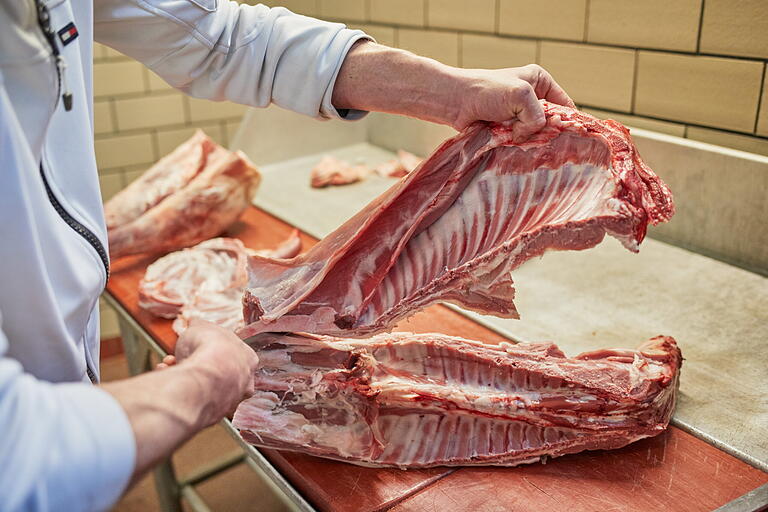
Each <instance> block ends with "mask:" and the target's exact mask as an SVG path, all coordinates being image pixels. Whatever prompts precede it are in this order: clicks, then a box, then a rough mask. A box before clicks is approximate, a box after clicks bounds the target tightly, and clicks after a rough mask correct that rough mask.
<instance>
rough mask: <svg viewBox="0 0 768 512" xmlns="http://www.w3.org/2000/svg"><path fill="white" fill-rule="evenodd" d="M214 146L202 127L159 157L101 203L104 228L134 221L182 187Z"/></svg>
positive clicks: (195, 172) (202, 166)
mask: <svg viewBox="0 0 768 512" xmlns="http://www.w3.org/2000/svg"><path fill="white" fill-rule="evenodd" d="M217 147H218V144H216V143H215V142H214V141H213V140H211V138H210V137H208V136H207V135H206V134H205V133H203V131H202V130H197V131H196V132H195V134H194V135H192V137H191V138H190V139H189V140H187V141H185V142H184V143H182V144H181V145H180V146H179V147H177V148H176V149H174V150H173V151H172V152H171V153H170V154H168V155H166V156H164V157H163V158H161V159H160V160H159V161H158V162H157V163H156V164H155V165H153V166H152V167H150V168H149V169H148V170H147V171H146V172H145V173H144V174H142V175H141V176H139V177H138V178H137V179H135V180H134V181H133V182H131V184H129V185H128V186H127V187H125V188H124V189H122V190H121V191H120V192H118V193H117V194H115V195H114V197H112V199H110V200H109V201H108V202H107V203H106V204H105V205H104V216H105V218H106V222H107V229H108V230H112V229H115V228H116V227H118V226H123V225H125V224H128V223H129V222H131V221H133V220H136V219H137V218H139V217H140V216H141V215H142V214H144V213H145V212H146V211H147V210H149V209H150V208H152V207H154V206H155V205H157V204H158V203H159V202H160V201H162V200H163V199H165V198H166V197H168V196H170V195H172V194H175V193H176V192H178V191H179V190H181V189H182V188H184V187H185V186H186V185H187V184H188V183H189V182H190V181H191V180H192V178H194V177H195V176H197V175H198V174H199V173H200V172H202V170H203V169H204V168H205V165H206V163H207V162H208V156H209V155H210V154H211V152H212V151H213V150H215V149H216V148H217Z"/></svg>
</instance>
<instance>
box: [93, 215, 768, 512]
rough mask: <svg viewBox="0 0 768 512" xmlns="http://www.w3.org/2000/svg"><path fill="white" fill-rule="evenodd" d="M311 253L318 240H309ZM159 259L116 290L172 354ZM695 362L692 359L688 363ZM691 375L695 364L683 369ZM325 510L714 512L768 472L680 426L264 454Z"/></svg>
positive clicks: (250, 220)
mask: <svg viewBox="0 0 768 512" xmlns="http://www.w3.org/2000/svg"><path fill="white" fill-rule="evenodd" d="M291 229H292V227H291V225H290V224H288V223H286V222H283V221H281V220H279V219H277V218H275V217H274V216H272V215H269V214H267V213H265V212H264V211H261V210H259V209H257V208H251V209H249V210H248V211H247V212H246V213H245V214H244V215H243V217H242V218H241V221H240V222H238V223H236V224H235V225H234V226H233V227H232V229H231V230H230V231H229V233H228V235H230V236H236V237H238V238H240V239H242V240H243V241H244V242H245V244H246V245H247V246H249V247H251V248H254V249H261V248H268V247H272V246H274V245H276V244H277V243H279V242H280V241H281V240H283V239H284V238H285V237H286V236H288V234H289V233H290V231H291ZM302 241H303V243H304V248H305V249H306V248H308V247H310V246H311V245H312V244H313V243H314V242H315V239H313V238H312V237H309V236H307V235H306V234H303V235H302ZM153 260H154V258H142V257H132V258H124V259H121V260H117V261H115V262H113V272H112V277H111V278H110V281H109V285H108V287H107V291H108V293H110V294H111V295H112V296H113V297H114V298H115V299H116V300H117V301H118V302H119V303H120V304H121V305H122V307H123V308H124V309H125V310H126V311H128V312H129V313H130V314H131V316H133V317H134V318H135V319H136V321H137V322H138V323H139V324H140V325H141V326H142V327H143V328H144V329H145V330H146V331H147V332H148V333H149V334H150V335H151V336H152V338H153V339H154V340H155V341H156V342H157V343H158V344H159V345H160V346H161V347H163V348H164V349H165V350H166V351H168V352H172V351H173V347H174V344H175V342H176V335H175V334H174V333H173V331H172V329H171V321H169V320H164V319H160V318H156V317H153V316H152V315H150V314H149V313H146V312H144V311H142V310H140V309H139V307H138V291H137V287H138V282H139V280H140V279H141V277H142V276H143V274H144V272H145V270H146V267H147V265H149V264H150V263H151V262H152V261H153ZM398 328H399V329H400V330H410V331H414V332H432V331H435V330H438V331H440V332H443V333H446V334H451V335H456V336H464V337H467V338H472V339H477V340H482V341H486V342H488V343H498V342H500V341H502V340H503V339H504V337H503V336H501V335H500V334H498V333H496V332H494V331H492V330H490V329H488V328H487V327H484V326H482V325H480V324H478V323H476V322H474V321H472V320H471V319H469V318H467V317H466V316H464V315H461V314H459V313H457V312H455V311H452V310H450V309H448V308H446V307H444V306H433V307H430V308H428V309H426V310H425V311H423V312H421V313H419V314H417V315H414V316H413V317H412V318H410V319H409V320H408V321H407V322H403V323H402V324H400V325H399V326H398ZM686 364H687V363H686ZM682 371H683V375H684V374H685V371H686V367H685V366H683V370H682ZM262 451H263V453H264V454H265V455H266V456H267V458H268V459H269V460H270V461H271V462H272V464H274V465H275V466H276V467H277V468H279V469H280V471H281V472H282V473H283V474H284V475H285V476H286V478H288V480H289V481H290V482H291V483H292V484H293V485H294V486H295V487H296V488H297V489H298V490H299V491H300V492H301V493H302V494H303V495H304V496H305V497H306V498H307V500H308V501H310V502H311V503H313V504H314V505H315V506H316V507H317V508H318V509H320V510H327V511H331V510H333V511H350V512H351V511H355V512H363V511H375V510H386V509H390V508H392V507H394V509H395V510H400V511H411V510H412V511H424V510H426V511H433V510H434V511H441V512H442V511H446V510H469V511H471V512H484V511H507V510H567V512H577V511H582V510H583V511H594V510H613V509H615V510H638V511H641V510H642V511H648V510H712V509H714V508H717V507H719V506H721V505H723V504H725V503H728V502H730V501H731V500H733V499H735V498H737V497H739V496H741V495H743V494H745V493H747V492H749V491H751V490H753V489H755V488H757V487H759V486H761V485H764V484H766V483H768V474H766V473H763V472H762V471H760V470H757V469H755V468H753V467H751V466H749V465H747V464H745V463H743V462H741V461H739V460H738V459H736V458H734V457H732V456H731V455H729V454H727V453H725V452H723V451H721V450H719V449H717V448H715V447H713V446H711V445H709V444H707V443H705V442H703V441H701V440H699V439H697V438H695V437H693V436H691V435H690V434H688V433H686V432H684V431H682V430H680V429H678V428H675V427H670V428H669V430H668V431H667V432H666V433H664V434H661V435H659V436H657V437H655V438H652V439H645V440H642V441H639V442H637V443H634V444H632V445H630V446H627V447H625V448H622V449H620V450H614V451H608V452H604V451H597V452H586V453H582V454H576V455H568V456H565V457H561V458H558V459H554V460H551V461H549V462H548V463H547V464H546V465H543V464H535V465H530V466H521V467H517V468H482V467H470V468H458V469H456V468H434V469H428V470H409V471H403V470H397V469H379V468H363V467H358V466H353V465H351V464H345V463H342V462H336V461H329V460H325V459H320V458H316V457H311V456H308V455H302V454H296V453H290V452H279V451H275V450H262Z"/></svg>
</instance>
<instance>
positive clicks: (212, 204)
mask: <svg viewBox="0 0 768 512" xmlns="http://www.w3.org/2000/svg"><path fill="white" fill-rule="evenodd" d="M260 179H261V176H260V174H259V172H258V170H257V169H256V167H255V166H254V165H253V164H252V163H251V162H250V161H249V160H248V158H247V157H246V156H245V154H243V153H242V152H239V151H238V152H234V153H233V152H231V151H228V150H227V149H225V148H223V147H221V146H219V145H217V144H216V143H215V142H213V141H212V140H211V139H210V138H208V137H207V136H206V135H205V134H204V133H203V132H202V131H199V130H198V131H197V133H195V135H193V136H192V138H191V139H189V140H188V141H187V142H185V143H184V144H182V145H181V146H179V147H178V148H177V149H176V150H174V151H173V152H172V153H171V154H169V155H168V156H166V157H164V158H162V159H161V160H160V161H159V162H157V163H156V164H155V165H153V166H152V167H151V168H150V169H149V170H147V172H145V173H144V174H143V175H142V176H140V177H139V178H138V179H137V180H136V181H134V182H133V183H131V184H130V185H129V186H128V187H126V188H125V189H123V190H122V191H120V192H119V193H118V194H117V195H115V197H113V198H112V199H111V200H110V201H108V202H107V203H106V204H105V206H104V211H105V216H106V221H107V234H108V236H109V254H110V257H111V258H113V259H116V258H120V257H122V256H128V255H132V254H141V253H147V254H154V253H162V252H169V251H173V250H176V249H180V248H182V247H189V246H191V245H194V244H196V243H198V242H202V241H203V240H207V239H209V238H211V237H214V236H216V235H218V234H220V233H221V232H222V231H223V230H224V229H226V228H227V227H228V226H229V225H230V224H232V223H233V222H234V221H235V220H237V218H238V217H239V216H240V214H241V213H242V212H243V210H245V209H246V208H247V207H248V205H249V204H250V203H251V199H252V198H253V195H254V194H255V193H256V189H257V187H258V185H259V181H260Z"/></svg>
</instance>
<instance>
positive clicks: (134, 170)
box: [123, 165, 149, 186]
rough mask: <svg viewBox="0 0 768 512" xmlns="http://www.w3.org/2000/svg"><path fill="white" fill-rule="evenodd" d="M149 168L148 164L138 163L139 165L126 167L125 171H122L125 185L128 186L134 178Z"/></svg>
mask: <svg viewBox="0 0 768 512" xmlns="http://www.w3.org/2000/svg"><path fill="white" fill-rule="evenodd" d="M148 168H149V166H148V165H140V166H133V167H128V168H126V170H125V172H124V173H123V180H124V181H125V185H126V186H128V185H130V184H131V182H133V181H134V180H135V179H136V178H138V177H139V176H141V175H142V174H144V173H145V172H146V171H147V169H148Z"/></svg>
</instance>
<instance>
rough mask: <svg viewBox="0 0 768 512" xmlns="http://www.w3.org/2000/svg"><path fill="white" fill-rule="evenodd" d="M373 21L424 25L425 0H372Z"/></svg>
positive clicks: (371, 13)
mask: <svg viewBox="0 0 768 512" xmlns="http://www.w3.org/2000/svg"><path fill="white" fill-rule="evenodd" d="M370 6H371V7H370V9H371V12H370V15H371V21H375V22H379V23H392V24H395V25H410V26H417V27H423V26H424V0H370Z"/></svg>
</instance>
